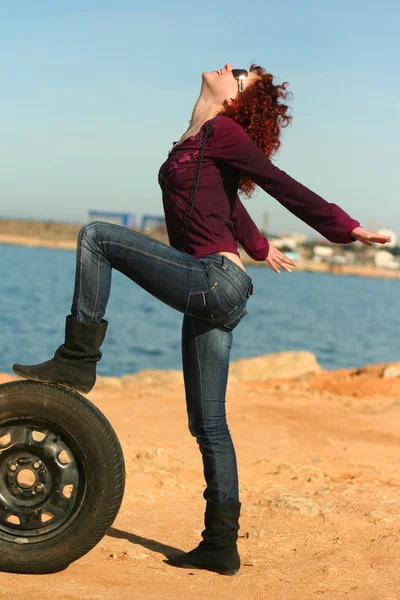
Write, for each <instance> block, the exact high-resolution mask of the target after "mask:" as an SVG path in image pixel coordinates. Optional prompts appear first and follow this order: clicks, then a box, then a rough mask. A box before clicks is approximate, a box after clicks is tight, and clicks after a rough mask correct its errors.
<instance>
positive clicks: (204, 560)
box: [169, 501, 241, 575]
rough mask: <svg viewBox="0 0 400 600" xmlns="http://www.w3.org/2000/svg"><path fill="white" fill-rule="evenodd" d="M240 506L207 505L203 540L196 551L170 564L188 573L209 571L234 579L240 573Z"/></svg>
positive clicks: (210, 503) (236, 504)
mask: <svg viewBox="0 0 400 600" xmlns="http://www.w3.org/2000/svg"><path fill="white" fill-rule="evenodd" d="M240 507H241V504H240V502H211V501H207V507H206V512H205V517H204V522H205V526H206V528H205V530H204V531H203V532H202V537H203V540H202V541H201V542H200V544H199V545H198V546H197V548H195V549H194V550H191V551H190V552H187V553H186V554H183V555H180V556H177V557H176V558H173V557H171V558H170V559H169V564H172V565H174V566H176V567H184V568H187V569H207V570H208V571H215V572H216V573H219V574H220V575H234V574H235V573H237V572H238V571H239V569H240V557H239V553H238V550H237V538H238V530H239V515H240Z"/></svg>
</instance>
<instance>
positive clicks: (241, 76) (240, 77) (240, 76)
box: [232, 69, 249, 92]
mask: <svg viewBox="0 0 400 600" xmlns="http://www.w3.org/2000/svg"><path fill="white" fill-rule="evenodd" d="M232 75H233V76H234V78H235V79H237V81H238V85H239V92H243V90H244V80H245V79H246V77H248V75H249V73H248V71H246V69H232Z"/></svg>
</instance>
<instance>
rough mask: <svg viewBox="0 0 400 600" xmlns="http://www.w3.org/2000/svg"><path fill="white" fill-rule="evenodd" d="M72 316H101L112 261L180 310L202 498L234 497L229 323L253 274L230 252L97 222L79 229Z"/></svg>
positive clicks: (96, 319) (237, 316) (239, 312)
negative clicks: (200, 252) (205, 251)
mask: <svg viewBox="0 0 400 600" xmlns="http://www.w3.org/2000/svg"><path fill="white" fill-rule="evenodd" d="M76 259H77V261H76V264H77V266H76V279H75V292H74V298H73V302H72V309H71V315H72V318H73V319H76V320H78V321H82V322H85V323H100V322H101V320H102V318H103V316H104V314H105V311H106V307H107V302H108V298H109V295H110V287H111V271H112V268H114V269H117V271H120V272H121V273H123V274H124V275H126V276H127V277H129V279H132V281H134V282H135V283H137V284H138V285H140V286H141V287H142V288H143V289H145V290H147V291H148V292H149V293H150V294H152V296H155V297H156V298H158V299H159V300H161V301H162V302H164V303H165V304H168V305H169V306H171V307H172V308H174V309H175V310H178V311H179V312H181V313H183V314H184V317H183V326H182V362H183V375H184V382H185V393H186V405H187V413H188V423H189V430H190V433H191V434H192V435H193V436H194V437H195V438H196V440H197V443H198V445H199V448H200V451H201V454H202V458H203V465H204V477H205V480H206V484H207V487H206V489H205V491H204V494H203V496H204V498H205V499H206V500H211V501H214V502H228V501H234V502H238V501H239V490H238V473H237V464H236V455H235V449H234V447H233V443H232V439H231V435H230V432H229V429H228V425H227V422H226V413H225V392H226V385H227V381H228V370H229V358H230V351H231V346H232V330H233V329H234V328H235V327H236V326H237V325H238V324H239V322H240V321H241V319H242V318H243V317H244V316H245V315H246V314H247V311H246V303H247V300H248V298H249V296H250V295H251V293H252V289H253V286H252V280H251V278H250V277H249V275H247V273H246V272H245V271H243V269H241V268H240V267H239V266H238V265H236V263H234V262H233V261H231V260H229V259H228V258H227V257H225V256H223V255H220V254H209V255H207V256H204V257H203V258H200V259H197V258H194V257H193V256H190V255H189V254H185V253H183V252H180V251H179V250H175V249H174V248H171V247H170V246H168V245H167V244H163V243H162V242H159V241H158V240H155V239H152V238H150V237H148V236H146V235H143V234H142V233H139V232H137V231H133V230H131V229H127V228H125V227H121V226H119V225H113V224H110V223H104V222H100V221H98V222H97V221H96V222H94V223H90V224H88V225H85V226H84V227H82V229H81V231H80V233H79V236H78V247H77V256H76Z"/></svg>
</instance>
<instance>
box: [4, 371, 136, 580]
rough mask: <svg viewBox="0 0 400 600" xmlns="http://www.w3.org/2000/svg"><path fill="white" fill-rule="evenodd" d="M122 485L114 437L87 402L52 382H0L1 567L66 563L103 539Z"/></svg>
mask: <svg viewBox="0 0 400 600" xmlns="http://www.w3.org/2000/svg"><path fill="white" fill-rule="evenodd" d="M39 438H42V439H39ZM124 487H125V465H124V458H123V454H122V450H121V446H120V444H119V441H118V438H117V436H116V434H115V432H114V430H113V428H112V427H111V425H110V423H109V422H108V420H107V419H106V418H105V416H104V415H103V414H102V413H101V412H100V411H99V410H98V409H97V408H96V407H95V406H94V405H93V404H92V403H91V402H89V401H88V400H87V399H86V398H84V397H83V396H81V395H80V394H78V393H76V392H74V391H72V390H69V389H67V388H63V387H61V386H57V385H51V384H46V383H36V382H32V381H18V382H11V383H6V384H3V385H0V570H1V571H7V572H10V573H54V572H56V571H61V570H63V569H65V568H66V567H67V566H68V565H69V564H70V563H71V562H73V561H75V560H77V559H78V558H80V557H81V556H83V555H84V554H86V553H87V552H89V551H90V550H91V549H92V548H93V547H94V546H95V545H96V544H97V543H98V542H99V541H100V540H101V539H102V537H103V536H104V534H105V532H106V530H107V529H108V528H109V527H110V526H111V524H112V523H113V521H114V519H115V517H116V516H117V513H118V510H119V508H120V505H121V502H122V498H123V493H124Z"/></svg>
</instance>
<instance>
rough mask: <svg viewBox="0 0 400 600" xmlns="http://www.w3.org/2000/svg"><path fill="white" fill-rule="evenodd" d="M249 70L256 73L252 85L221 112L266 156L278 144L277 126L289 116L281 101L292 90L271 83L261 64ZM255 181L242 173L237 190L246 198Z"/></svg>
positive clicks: (288, 108) (286, 107)
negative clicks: (240, 127)
mask: <svg viewBox="0 0 400 600" xmlns="http://www.w3.org/2000/svg"><path fill="white" fill-rule="evenodd" d="M249 71H250V72H251V73H255V74H256V75H258V76H259V78H258V79H256V80H255V81H254V83H253V84H252V85H249V87H248V88H245V89H244V91H243V92H241V93H240V94H238V95H237V97H236V98H235V99H234V100H233V101H232V102H231V103H230V104H229V105H227V106H226V107H225V109H224V111H223V112H221V113H220V114H223V115H224V116H226V117H230V118H231V119H232V120H233V121H235V122H236V123H238V124H239V125H241V126H242V127H243V129H244V130H245V131H246V133H248V135H249V136H250V137H251V139H252V140H253V142H254V143H255V144H256V145H257V146H258V147H259V148H261V150H262V151H263V152H264V153H265V155H266V156H267V157H268V158H270V157H271V156H273V155H274V154H276V153H277V152H278V150H279V147H280V145H281V141H280V137H281V129H282V127H287V126H288V125H289V123H290V122H291V120H292V117H291V116H290V115H289V114H288V110H290V107H289V106H288V105H287V104H285V101H287V100H288V99H289V98H292V94H291V93H290V92H287V91H286V86H287V85H288V84H287V82H284V83H282V84H281V85H274V83H273V75H271V73H268V72H267V71H266V70H265V69H263V68H262V67H259V66H258V65H255V64H252V65H251V66H250V68H249ZM255 187H256V184H255V183H254V181H252V180H251V179H250V178H249V177H247V176H245V175H243V176H242V178H241V180H240V184H239V190H240V192H243V193H244V194H245V195H246V196H248V197H249V198H250V197H251V194H252V192H253V191H254V189H255Z"/></svg>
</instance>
